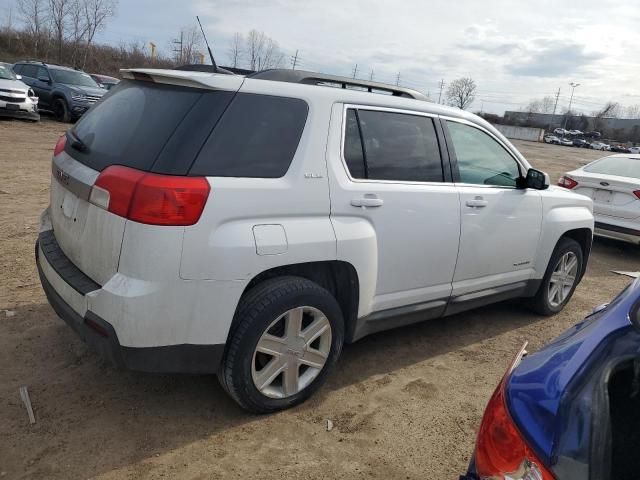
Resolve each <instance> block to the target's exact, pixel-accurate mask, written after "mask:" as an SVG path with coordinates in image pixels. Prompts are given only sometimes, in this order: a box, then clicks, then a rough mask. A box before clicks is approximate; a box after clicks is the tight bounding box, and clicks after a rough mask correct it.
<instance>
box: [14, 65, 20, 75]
mask: <svg viewBox="0 0 640 480" xmlns="http://www.w3.org/2000/svg"><path fill="white" fill-rule="evenodd" d="M13 71H14V72H16V73H17V74H18V75H21V73H20V72H22V64H18V65H14V66H13Z"/></svg>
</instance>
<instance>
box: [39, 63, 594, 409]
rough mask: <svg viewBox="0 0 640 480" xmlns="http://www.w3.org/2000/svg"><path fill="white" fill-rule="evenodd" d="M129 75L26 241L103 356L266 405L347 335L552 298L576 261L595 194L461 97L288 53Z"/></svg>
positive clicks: (325, 365)
mask: <svg viewBox="0 0 640 480" xmlns="http://www.w3.org/2000/svg"><path fill="white" fill-rule="evenodd" d="M123 77H124V80H123V81H122V82H120V84H119V85H117V86H116V87H114V88H113V89H111V90H110V91H109V93H107V94H106V95H105V96H104V98H103V99H102V100H101V101H100V102H98V103H97V104H96V105H95V106H94V107H93V108H92V109H91V110H90V111H89V112H88V113H87V115H85V116H84V117H83V118H82V119H81V120H80V121H79V122H78V123H77V124H76V125H75V126H74V127H73V128H72V129H70V130H69V131H68V132H67V133H66V134H65V135H64V136H62V137H61V138H60V140H59V141H58V143H57V145H56V147H55V151H54V156H53V163H52V170H53V172H52V178H53V179H52V182H51V203H50V206H49V208H47V209H46V210H45V212H44V213H43V215H42V222H41V227H40V234H39V239H38V244H37V247H36V256H37V265H38V269H39V272H40V278H41V281H42V285H43V287H44V290H45V292H46V294H47V297H48V299H49V302H50V303H51V305H52V306H53V308H54V309H55V310H56V312H57V313H58V315H59V316H60V317H62V318H63V319H64V320H65V321H66V322H67V323H68V324H69V325H70V326H71V327H72V328H73V329H74V330H75V331H76V332H77V333H78V334H79V335H80V336H81V337H82V338H83V339H84V340H85V341H86V342H87V343H88V344H90V345H91V346H93V347H94V348H95V349H96V350H98V351H99V352H100V353H102V354H103V355H104V356H105V357H107V358H109V359H110V360H111V361H113V362H114V363H115V364H116V365H119V366H123V367H127V368H131V369H135V370H144V371H164V372H200V373H202V372H211V373H217V374H218V376H219V379H220V381H221V383H222V385H223V386H224V388H225V389H226V390H227V392H228V393H229V394H230V395H231V396H232V397H233V398H234V399H235V400H236V401H237V402H238V403H239V404H240V405H241V406H242V407H244V408H245V409H248V410H251V411H254V412H270V411H275V410H279V409H283V408H286V407H290V406H292V405H294V404H297V403H299V402H302V401H303V400H305V399H306V398H308V397H309V396H310V395H311V394H312V393H313V392H314V391H315V390H316V389H317V388H318V387H319V386H320V385H321V384H322V383H323V382H324V380H325V378H326V376H327V375H328V374H329V372H330V370H331V369H332V368H333V366H334V365H335V363H336V361H337V359H338V357H339V355H340V352H341V350H342V346H343V343H344V342H353V341H355V340H358V339H360V338H362V337H364V336H366V335H369V334H371V333H374V332H378V331H381V330H386V329H389V328H393V327H397V326H401V325H406V324H409V323H413V322H419V321H423V320H427V319H433V318H437V317H442V316H443V315H451V314H453V313H457V312H461V311H463V310H467V309H470V308H474V307H478V306H481V305H485V304H488V303H491V302H496V301H500V300H504V299H508V298H514V297H525V298H526V299H527V302H528V303H530V305H531V306H532V307H533V308H534V309H535V310H536V311H538V312H540V313H541V314H545V315H550V314H554V313H556V312H558V311H560V310H561V309H562V308H563V307H564V305H565V304H566V303H567V302H568V301H569V299H570V298H571V295H572V293H573V291H574V289H575V288H576V285H577V284H578V282H579V280H580V278H581V277H582V275H583V274H584V271H585V266H586V263H587V258H588V256H589V251H590V248H591V241H592V233H593V224H594V222H593V216H592V202H591V200H590V199H588V198H586V197H584V196H581V195H576V194H575V193H572V192H570V191H568V190H566V189H561V188H556V187H550V188H548V185H549V181H548V176H547V175H546V174H543V173H542V172H539V171H537V170H534V169H532V168H530V166H529V164H528V163H527V161H526V160H525V159H524V158H523V157H522V155H520V153H518V151H517V150H516V149H515V148H514V147H513V146H512V145H511V144H510V143H509V142H508V141H507V140H506V139H505V138H504V137H503V136H502V135H501V134H500V133H498V132H497V131H496V130H495V129H494V128H493V127H492V126H491V125H489V124H488V123H486V122H485V121H484V120H482V119H480V118H479V117H477V116H475V115H472V114H469V113H467V112H464V111H462V110H458V109H454V108H448V107H444V106H440V105H435V104H433V103H430V102H428V101H426V99H425V98H424V97H423V96H422V95H421V94H419V93H418V92H414V91H411V90H406V89H402V88H396V87H391V86H388V85H383V84H378V83H373V82H360V81H356V80H351V79H346V78H342V77H333V76H327V75H319V74H315V73H311V72H300V71H297V70H296V71H291V70H267V71H263V72H258V73H256V74H253V75H251V76H248V77H243V76H237V75H224V74H211V73H203V72H185V71H171V70H151V69H149V70H147V69H135V70H124V71H123ZM335 87H338V88H335Z"/></svg>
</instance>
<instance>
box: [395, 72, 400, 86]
mask: <svg viewBox="0 0 640 480" xmlns="http://www.w3.org/2000/svg"><path fill="white" fill-rule="evenodd" d="M396 86H397V87H399V86H400V72H398V75H396Z"/></svg>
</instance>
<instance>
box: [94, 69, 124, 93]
mask: <svg viewBox="0 0 640 480" xmlns="http://www.w3.org/2000/svg"><path fill="white" fill-rule="evenodd" d="M91 78H93V80H94V81H95V82H96V83H97V84H98V86H100V87H102V88H104V89H105V90H111V89H112V88H113V87H115V86H116V85H117V84H118V83H119V82H120V80H119V79H117V78H115V77H110V76H108V75H98V74H97V73H92V74H91Z"/></svg>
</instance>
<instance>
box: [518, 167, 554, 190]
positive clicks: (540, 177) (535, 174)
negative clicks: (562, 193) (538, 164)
mask: <svg viewBox="0 0 640 480" xmlns="http://www.w3.org/2000/svg"><path fill="white" fill-rule="evenodd" d="M523 183H524V188H533V189H534V190H546V189H547V188H549V183H550V182H549V175H548V174H546V173H544V172H541V171H540V170H536V169H535V168H530V169H529V171H528V172H527V177H526V178H525V179H524V182H523Z"/></svg>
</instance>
